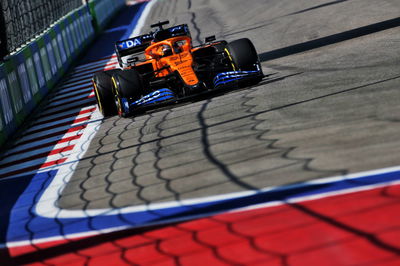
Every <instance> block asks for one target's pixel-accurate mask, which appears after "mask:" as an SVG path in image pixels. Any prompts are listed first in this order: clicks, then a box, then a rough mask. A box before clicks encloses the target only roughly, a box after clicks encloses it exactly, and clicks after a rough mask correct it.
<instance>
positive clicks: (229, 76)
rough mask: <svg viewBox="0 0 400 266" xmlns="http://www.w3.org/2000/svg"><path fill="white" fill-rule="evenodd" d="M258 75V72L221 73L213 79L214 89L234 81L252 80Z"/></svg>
mask: <svg viewBox="0 0 400 266" xmlns="http://www.w3.org/2000/svg"><path fill="white" fill-rule="evenodd" d="M260 74H261V72H260V71H258V70H253V71H229V72H222V73H219V74H217V75H216V76H215V77H214V87H215V88H217V87H220V86H222V85H226V84H228V83H232V82H235V81H239V80H243V79H248V78H253V77H256V76H259V75H260Z"/></svg>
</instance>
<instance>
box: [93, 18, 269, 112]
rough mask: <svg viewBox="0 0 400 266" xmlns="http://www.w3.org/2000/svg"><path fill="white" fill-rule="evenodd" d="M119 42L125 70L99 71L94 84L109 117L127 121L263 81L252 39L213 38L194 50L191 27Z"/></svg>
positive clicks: (117, 47) (158, 30)
mask: <svg viewBox="0 0 400 266" xmlns="http://www.w3.org/2000/svg"><path fill="white" fill-rule="evenodd" d="M168 23H169V22H168V21H163V22H159V23H156V24H154V25H151V27H152V28H156V30H155V31H154V32H150V33H149V34H145V35H140V36H137V37H134V38H131V39H127V40H123V41H118V42H116V44H115V50H116V54H117V57H118V62H119V65H120V67H121V69H114V70H109V71H105V72H99V73H96V74H95V75H94V76H93V84H94V89H95V94H96V99H97V103H98V106H99V109H100V111H101V112H102V114H103V115H104V116H111V115H116V114H118V115H119V116H122V117H126V116H129V115H132V114H134V113H135V112H139V111H140V110H148V109H149V108H154V107H156V106H160V105H164V104H167V103H173V102H177V101H180V100H182V99H186V98H188V97H191V96H193V95H199V94H201V93H204V92H208V91H212V90H216V89H219V88H224V87H225V88H227V87H232V86H244V85H248V84H255V83H258V82H259V81H261V79H262V78H263V76H264V75H263V72H262V70H261V65H260V61H259V59H258V55H257V52H256V50H255V48H254V45H253V44H252V43H251V41H250V40H249V39H239V40H235V41H232V42H229V43H228V42H226V41H215V36H210V37H207V38H206V40H205V42H204V43H203V44H201V45H199V46H196V47H193V46H192V38H191V36H190V31H189V28H188V26H187V25H186V24H182V25H178V26H173V27H170V28H166V29H164V28H163V25H166V24H168Z"/></svg>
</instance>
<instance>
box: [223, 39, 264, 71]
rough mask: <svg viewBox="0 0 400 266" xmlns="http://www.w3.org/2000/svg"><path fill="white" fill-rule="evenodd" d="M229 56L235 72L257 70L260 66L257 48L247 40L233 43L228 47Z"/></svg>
mask: <svg viewBox="0 0 400 266" xmlns="http://www.w3.org/2000/svg"><path fill="white" fill-rule="evenodd" d="M226 49H227V53H228V56H229V57H230V60H231V61H232V64H233V68H234V69H233V70H242V71H251V70H256V69H257V68H256V65H258V64H259V60H258V55H257V52H256V48H255V47H254V45H253V43H252V42H251V41H250V40H249V39H247V38H243V39H239V40H235V41H232V42H230V43H228V44H227V45H226Z"/></svg>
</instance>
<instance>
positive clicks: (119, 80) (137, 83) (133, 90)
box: [112, 69, 144, 117]
mask: <svg viewBox="0 0 400 266" xmlns="http://www.w3.org/2000/svg"><path fill="white" fill-rule="evenodd" d="M112 82H113V88H114V93H115V103H116V106H117V113H118V115H119V116H121V117H127V116H128V115H129V113H128V112H127V111H125V109H124V108H123V106H122V100H123V99H122V98H125V100H128V99H129V101H135V100H138V99H140V98H141V97H142V95H143V93H144V89H143V83H142V78H141V76H140V74H139V73H138V72H137V71H136V70H135V69H128V70H123V71H120V72H117V73H114V74H113V75H112Z"/></svg>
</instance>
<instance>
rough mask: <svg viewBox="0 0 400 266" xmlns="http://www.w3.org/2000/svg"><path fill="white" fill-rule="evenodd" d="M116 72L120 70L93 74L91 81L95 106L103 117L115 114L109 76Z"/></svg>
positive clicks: (115, 109)
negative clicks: (95, 101)
mask: <svg viewBox="0 0 400 266" xmlns="http://www.w3.org/2000/svg"><path fill="white" fill-rule="evenodd" d="M118 71H120V70H119V69H113V70H109V71H105V72H98V73H95V74H94V76H93V79H92V82H93V87H94V93H95V95H96V100H97V105H98V106H99V110H100V112H101V113H102V114H103V116H104V117H107V116H112V115H116V114H117V107H116V106H115V101H114V93H113V91H112V81H111V76H112V74H114V73H116V72H118Z"/></svg>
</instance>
